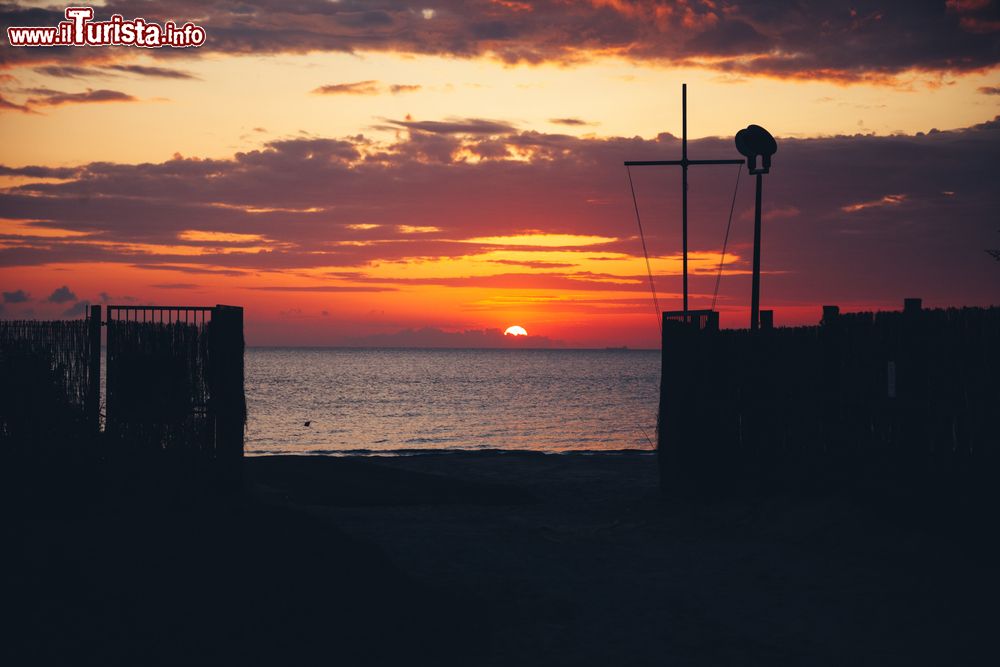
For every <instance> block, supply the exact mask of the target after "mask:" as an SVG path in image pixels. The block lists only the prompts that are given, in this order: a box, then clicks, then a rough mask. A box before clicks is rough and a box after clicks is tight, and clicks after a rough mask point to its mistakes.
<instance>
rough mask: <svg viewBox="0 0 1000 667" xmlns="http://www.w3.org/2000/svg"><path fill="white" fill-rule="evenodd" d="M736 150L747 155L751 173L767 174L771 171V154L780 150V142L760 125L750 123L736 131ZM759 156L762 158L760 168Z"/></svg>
mask: <svg viewBox="0 0 1000 667" xmlns="http://www.w3.org/2000/svg"><path fill="white" fill-rule="evenodd" d="M736 150H738V151H739V152H740V153H741V154H742V155H744V156H745V157H746V159H747V168H748V169H749V170H750V173H751V174H766V173H768V172H769V171H771V156H772V155H774V154H775V153H777V152H778V142H776V141H775V140H774V137H772V136H771V133H770V132H768V131H767V130H765V129H764V128H762V127H761V126H760V125H748V126H747V127H746V128H744V129H742V130H740V131H739V132H737V133H736ZM757 156H760V158H761V166H760V168H759V169H758V168H757Z"/></svg>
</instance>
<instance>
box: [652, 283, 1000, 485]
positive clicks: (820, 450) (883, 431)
mask: <svg viewBox="0 0 1000 667" xmlns="http://www.w3.org/2000/svg"><path fill="white" fill-rule="evenodd" d="M769 321H770V320H769V319H768V322H769ZM662 354H663V363H662V377H661V391H660V435H659V443H658V450H659V453H660V464H661V472H662V473H663V479H664V483H665V485H666V486H668V487H669V486H671V485H674V486H678V487H679V486H682V485H684V484H689V483H692V482H694V483H696V484H703V483H706V482H707V481H710V480H713V479H716V480H720V481H721V479H722V478H723V477H726V476H727V475H728V476H730V477H731V476H733V475H736V476H739V475H740V474H744V473H745V472H746V471H747V470H750V469H754V468H755V469H766V468H774V469H779V468H783V467H788V466H793V467H794V466H796V465H799V466H807V467H808V466H813V467H814V466H817V465H819V466H835V465H839V464H843V465H847V466H848V467H851V466H856V465H858V464H861V463H864V462H870V461H876V460H877V461H881V462H883V463H884V464H885V465H888V466H889V467H894V468H897V469H906V468H912V467H914V466H916V467H928V466H930V467H935V466H937V467H948V466H951V467H953V466H956V465H961V466H987V467H991V468H995V467H997V464H998V462H1000V417H998V415H1000V308H960V309H959V308H950V309H946V310H923V309H921V307H920V303H919V300H907V304H906V307H905V308H904V310H903V312H879V313H870V312H865V313H851V314H841V313H840V312H839V309H837V308H836V307H835V306H828V307H826V308H824V316H823V320H822V322H821V324H820V325H819V326H812V327H787V328H773V327H768V326H765V327H764V328H763V329H762V330H761V331H759V332H758V333H757V334H756V335H755V334H752V333H751V332H750V331H747V330H719V328H718V318H717V316H713V315H711V314H707V313H706V314H700V315H699V316H698V317H695V318H691V321H688V322H685V321H684V320H683V318H677V317H676V316H675V315H672V314H665V317H664V326H663V352H662Z"/></svg>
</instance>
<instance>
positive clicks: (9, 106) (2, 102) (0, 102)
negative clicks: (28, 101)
mask: <svg viewBox="0 0 1000 667" xmlns="http://www.w3.org/2000/svg"><path fill="white" fill-rule="evenodd" d="M2 111H20V112H21V113H38V112H37V111H35V110H34V109H32V108H31V107H29V106H27V105H25V104H17V103H16V102H11V101H10V100H8V99H6V98H5V97H4V96H3V95H0V112H2Z"/></svg>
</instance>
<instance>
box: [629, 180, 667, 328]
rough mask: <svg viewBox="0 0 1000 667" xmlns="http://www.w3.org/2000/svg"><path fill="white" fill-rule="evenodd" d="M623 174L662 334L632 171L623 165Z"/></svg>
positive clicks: (654, 284) (657, 301)
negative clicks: (625, 176)
mask: <svg viewBox="0 0 1000 667" xmlns="http://www.w3.org/2000/svg"><path fill="white" fill-rule="evenodd" d="M625 173H626V174H628V188H629V190H630V191H631V192H632V207H633V208H634V209H635V221H636V223H638V225H639V238H640V239H642V254H643V256H644V257H645V258H646V273H647V274H649V290H650V291H651V292H652V293H653V313H654V314H655V315H656V323H657V324H658V325H659V327H660V333H661V334H662V333H663V322H662V320H661V317H662V315H661V314H660V312H661V311H660V300H659V299H658V298H656V283H655V282H653V268H652V266H651V265H650V264H649V251H648V250H647V249H646V234H645V233H644V232H643V231H642V218H641V217H639V201H638V200H637V199H636V197H635V185H633V184H632V170H631V169H630V168H629V166H628V165H625Z"/></svg>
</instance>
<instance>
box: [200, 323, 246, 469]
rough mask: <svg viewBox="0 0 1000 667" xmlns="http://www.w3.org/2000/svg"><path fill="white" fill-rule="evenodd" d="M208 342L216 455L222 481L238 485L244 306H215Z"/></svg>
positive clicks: (243, 417) (243, 408)
mask: <svg viewBox="0 0 1000 667" xmlns="http://www.w3.org/2000/svg"><path fill="white" fill-rule="evenodd" d="M209 346H210V347H209V363H210V369H209V380H210V385H209V388H210V392H211V399H210V403H211V409H212V416H213V418H214V421H215V456H216V461H217V462H218V464H219V467H220V473H221V475H222V480H221V481H222V482H223V484H224V485H225V486H228V487H229V488H231V489H237V488H239V486H240V485H241V483H242V479H243V432H244V426H245V424H246V398H245V395H244V388H243V379H244V378H243V349H244V341H243V309H242V308H240V307H238V306H223V305H217V306H215V307H214V308H212V323H211V336H210V339H209Z"/></svg>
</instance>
